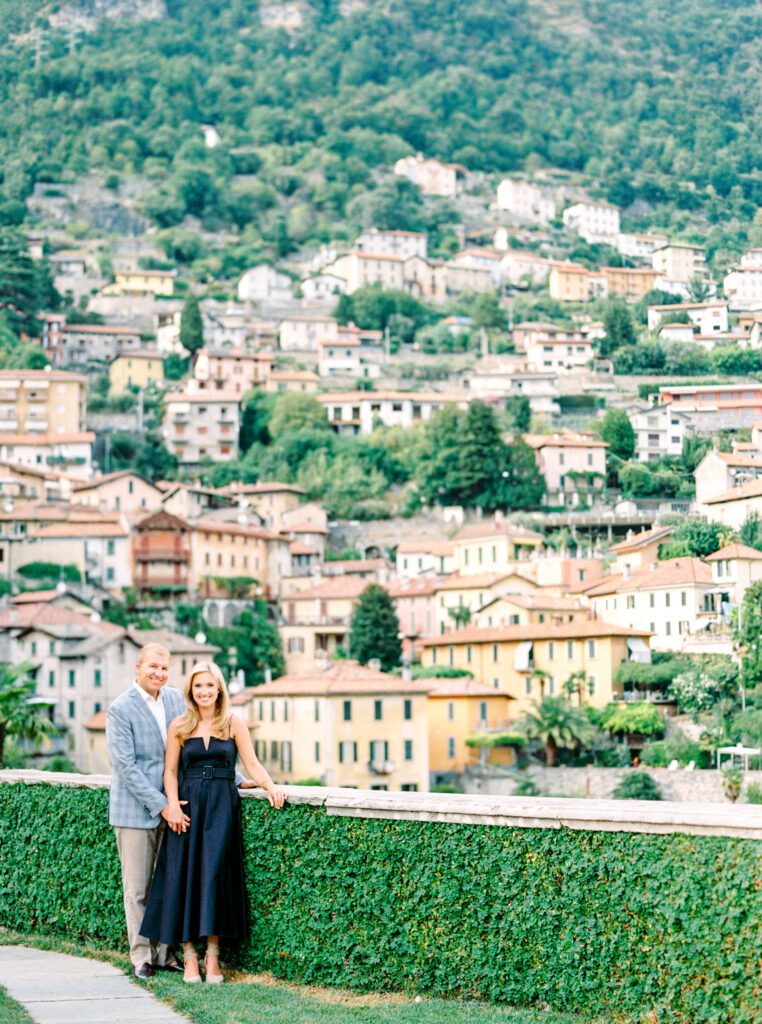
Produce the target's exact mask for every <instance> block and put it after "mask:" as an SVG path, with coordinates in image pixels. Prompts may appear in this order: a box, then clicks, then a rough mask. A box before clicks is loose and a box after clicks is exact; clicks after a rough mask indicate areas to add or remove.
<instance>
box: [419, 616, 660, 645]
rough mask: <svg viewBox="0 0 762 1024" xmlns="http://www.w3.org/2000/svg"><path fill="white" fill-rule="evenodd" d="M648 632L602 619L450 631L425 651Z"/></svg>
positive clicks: (471, 627) (636, 634) (425, 642)
mask: <svg viewBox="0 0 762 1024" xmlns="http://www.w3.org/2000/svg"><path fill="white" fill-rule="evenodd" d="M650 635H651V634H650V632H649V631H648V630H646V629H628V628H627V627H626V626H615V625H613V624H612V623H610V622H601V621H600V619H597V620H594V621H591V622H562V623H548V622H545V623H542V624H540V625H534V626H490V627H486V628H480V627H477V626H467V627H466V628H465V629H457V630H450V632H448V633H443V634H442V635H441V636H436V637H431V638H430V639H428V640H424V642H423V645H424V647H445V646H449V645H450V644H477V643H500V642H501V641H502V642H511V641H515V642H517V643H519V642H521V641H522V640H577V639H581V640H585V639H588V638H589V637H599V636H600V637H604V636H650Z"/></svg>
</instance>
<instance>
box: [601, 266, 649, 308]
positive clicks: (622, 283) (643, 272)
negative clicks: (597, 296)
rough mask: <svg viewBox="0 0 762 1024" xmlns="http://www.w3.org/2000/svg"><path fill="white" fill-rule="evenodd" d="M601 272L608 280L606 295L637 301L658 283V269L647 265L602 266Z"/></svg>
mask: <svg viewBox="0 0 762 1024" xmlns="http://www.w3.org/2000/svg"><path fill="white" fill-rule="evenodd" d="M599 273H600V274H602V275H603V277H604V278H605V281H606V288H605V291H606V296H607V297H608V298H612V299H625V300H626V301H627V302H637V301H638V299H642V298H643V296H644V295H647V294H648V292H650V291H651V290H652V289H653V288H654V287H655V284H656V271H654V270H649V269H647V268H645V267H601V268H600V270H599Z"/></svg>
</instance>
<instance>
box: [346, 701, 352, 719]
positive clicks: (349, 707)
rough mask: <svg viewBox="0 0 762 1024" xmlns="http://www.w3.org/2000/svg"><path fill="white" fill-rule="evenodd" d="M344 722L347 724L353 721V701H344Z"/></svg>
mask: <svg viewBox="0 0 762 1024" xmlns="http://www.w3.org/2000/svg"><path fill="white" fill-rule="evenodd" d="M344 721H345V722H351V721H352V701H351V700H345V701H344Z"/></svg>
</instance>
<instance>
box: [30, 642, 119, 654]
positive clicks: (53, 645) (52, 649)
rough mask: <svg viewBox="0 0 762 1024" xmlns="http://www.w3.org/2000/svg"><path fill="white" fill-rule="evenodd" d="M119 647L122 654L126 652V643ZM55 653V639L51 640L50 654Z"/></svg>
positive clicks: (49, 645)
mask: <svg viewBox="0 0 762 1024" xmlns="http://www.w3.org/2000/svg"><path fill="white" fill-rule="evenodd" d="M119 648H120V650H119V653H120V654H124V644H120V645H119ZM55 653H56V642H55V640H51V641H50V643H49V644H48V654H55Z"/></svg>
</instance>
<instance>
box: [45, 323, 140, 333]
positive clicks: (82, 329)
mask: <svg viewBox="0 0 762 1024" xmlns="http://www.w3.org/2000/svg"><path fill="white" fill-rule="evenodd" d="M61 333H62V334H131V335H135V334H137V335H140V334H141V330H140V328H139V327H124V326H120V327H117V326H109V325H108V324H62V325H61Z"/></svg>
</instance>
